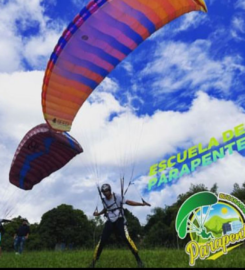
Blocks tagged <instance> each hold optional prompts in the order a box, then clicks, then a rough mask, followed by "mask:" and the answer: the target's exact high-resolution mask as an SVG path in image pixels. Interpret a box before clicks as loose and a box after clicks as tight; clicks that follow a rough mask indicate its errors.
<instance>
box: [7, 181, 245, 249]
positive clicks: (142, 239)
mask: <svg viewBox="0 0 245 270" xmlns="http://www.w3.org/2000/svg"><path fill="white" fill-rule="evenodd" d="M201 191H208V188H207V187H205V185H203V184H199V185H191V187H190V189H189V190H188V192H186V193H183V194H180V195H179V196H178V198H177V201H176V202H175V203H173V204H172V205H170V206H168V205H165V206H164V207H156V208H154V209H153V210H152V213H151V214H150V215H148V216H147V223H146V225H144V226H142V225H141V224H140V222H139V220H138V218H137V217H135V216H134V215H133V214H132V213H131V212H130V211H129V210H127V209H125V216H126V218H127V222H128V230H129V234H130V236H131V238H132V239H133V240H134V242H135V243H136V244H137V245H138V247H139V248H154V247H167V248H180V247H181V248H182V247H184V246H185V245H186V243H187V242H188V241H189V240H190V239H188V237H187V238H186V239H184V240H181V239H179V238H178V236H177V233H176V230H175V219H176V216H177V213H178V210H179V208H180V206H181V205H182V203H183V202H184V201H185V200H186V199H187V198H189V197H190V196H192V195H193V194H195V193H197V192H201ZM209 191H211V192H213V193H215V194H218V186H217V184H214V185H213V187H212V188H211V189H210V190H209ZM231 195H233V196H235V197H237V198H238V199H240V200H241V201H242V202H243V203H245V183H243V184H242V186H239V185H238V184H234V187H233V191H232V192H231ZM21 223H22V217H20V216H19V217H17V218H14V219H13V220H12V222H11V223H8V224H5V225H4V228H5V234H4V235H3V239H2V248H3V250H5V251H13V236H14V234H15V232H16V230H17V228H18V227H19V226H20V225H21ZM103 224H104V221H103V220H102V219H101V217H96V218H94V219H92V220H91V219H88V217H87V216H86V215H85V214H84V212H83V211H82V210H77V209H73V207H72V206H71V205H66V204H62V205H60V206H58V207H56V208H54V209H52V210H50V211H48V212H46V213H45V214H43V216H42V218H41V221H40V223H39V224H37V223H35V224H30V230H31V234H30V236H29V239H28V241H27V242H26V244H25V249H28V250H47V249H48V250H55V249H56V250H63V249H66V250H67V249H81V248H84V249H87V248H94V247H95V246H96V244H97V242H98V241H99V238H100V235H101V232H102V229H103ZM108 244H109V246H111V247H112V246H113V247H118V246H125V245H124V243H122V241H121V239H119V238H117V236H115V235H114V234H113V235H112V236H111V239H110V242H109V243H108Z"/></svg>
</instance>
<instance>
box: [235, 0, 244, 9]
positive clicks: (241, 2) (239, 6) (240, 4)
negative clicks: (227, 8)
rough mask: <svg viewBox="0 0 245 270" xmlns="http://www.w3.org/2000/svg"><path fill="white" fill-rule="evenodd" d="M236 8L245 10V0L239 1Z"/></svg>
mask: <svg viewBox="0 0 245 270" xmlns="http://www.w3.org/2000/svg"><path fill="white" fill-rule="evenodd" d="M235 6H236V8H241V9H244V10H245V1H244V0H238V1H237V2H236V5H235Z"/></svg>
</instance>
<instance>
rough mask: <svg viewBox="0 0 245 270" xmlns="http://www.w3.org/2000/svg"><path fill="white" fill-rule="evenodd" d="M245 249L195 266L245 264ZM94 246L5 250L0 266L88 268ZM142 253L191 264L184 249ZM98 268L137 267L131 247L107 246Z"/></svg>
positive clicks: (150, 263) (153, 263) (164, 263)
mask: <svg viewBox="0 0 245 270" xmlns="http://www.w3.org/2000/svg"><path fill="white" fill-rule="evenodd" d="M244 252H245V250H244V249H235V250H232V251H230V252H229V253H228V254H227V255H223V256H222V257H220V258H219V259H217V260H215V261H211V260H205V261H201V260H199V259H198V260H197V262H196V265H195V267H203V268H214V267H215V268H229V267H232V268H234V267H237V268H244V267H245V256H244ZM92 255H93V251H92V250H81V251H64V252H51V251H47V252H45V251H44V252H27V251H24V253H23V254H22V255H15V253H14V252H13V253H7V252H3V254H2V257H1V258H0V268H41V267H42V268H87V267H88V266H89V265H90V263H91V258H92ZM140 256H141V258H142V260H143V261H144V264H145V267H147V268H166V267H170V268H173V267H174V268H183V267H190V266H189V258H188V256H187V254H186V253H185V251H184V250H170V249H168V250H167V249H165V250H164V249H162V250H141V251H140ZM96 267H98V268H107V267H108V268H136V267H137V264H136V262H135V260H134V258H133V256H132V254H131V253H130V251H128V250H104V251H103V253H102V255H101V258H100V261H99V262H98V264H97V265H96Z"/></svg>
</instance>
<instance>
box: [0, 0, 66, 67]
mask: <svg viewBox="0 0 245 270" xmlns="http://www.w3.org/2000/svg"><path fill="white" fill-rule="evenodd" d="M41 2H42V0H32V1H27V0H14V1H7V2H6V3H5V4H3V3H0V7H1V8H0V35H1V39H0V50H1V52H4V53H1V54H0V72H14V71H18V70H23V69H24V68H25V63H24V62H27V63H28V64H29V65H32V66H33V67H34V68H37V69H44V68H45V67H46V65H44V62H45V63H46V62H47V60H48V57H49V55H51V52H52V50H53V48H54V46H55V45H56V42H57V40H58V38H59V36H60V34H61V31H62V29H64V26H65V25H64V23H62V22H55V23H54V22H51V20H50V18H48V17H47V16H45V15H44V8H43V7H42V6H41ZM34 29H35V30H34ZM28 31H32V33H31V34H30V33H29V34H28V37H27V35H25V34H24V33H25V32H28ZM40 58H41V60H42V61H43V62H42V61H41V62H40ZM43 58H44V60H43Z"/></svg>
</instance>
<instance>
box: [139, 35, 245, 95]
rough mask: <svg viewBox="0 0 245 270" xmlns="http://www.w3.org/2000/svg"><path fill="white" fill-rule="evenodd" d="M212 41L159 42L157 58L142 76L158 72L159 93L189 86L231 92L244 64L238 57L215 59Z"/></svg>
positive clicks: (156, 82)
mask: <svg viewBox="0 0 245 270" xmlns="http://www.w3.org/2000/svg"><path fill="white" fill-rule="evenodd" d="M210 46H211V42H210V41H208V40H197V41H195V42H194V43H191V44H187V43H183V42H172V41H170V42H167V43H165V44H164V45H159V48H158V49H157V50H156V55H155V60H154V61H152V62H151V63H149V64H148V65H147V66H146V68H145V69H144V70H143V72H142V75H143V76H144V75H152V74H156V75H158V76H157V77H156V78H155V83H154V87H155V88H156V89H157V90H158V91H156V92H155V94H156V95H158V94H159V92H173V91H176V90H179V89H183V88H186V87H188V88H189V89H195V88H197V87H199V86H201V88H202V90H204V91H206V90H209V89H217V90H219V91H223V92H227V91H229V90H230V89H231V87H232V85H233V80H234V76H235V74H237V73H239V72H240V73H243V72H244V71H245V67H244V66H242V65H241V64H240V60H241V59H240V57H238V56H234V57H231V56H224V57H223V59H221V60H219V61H218V60H216V61H215V60H213V59H212V53H211V48H210Z"/></svg>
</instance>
